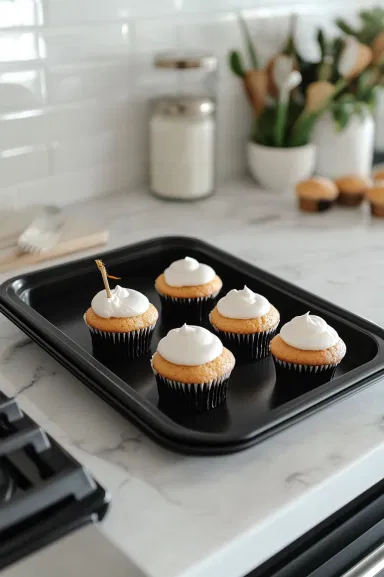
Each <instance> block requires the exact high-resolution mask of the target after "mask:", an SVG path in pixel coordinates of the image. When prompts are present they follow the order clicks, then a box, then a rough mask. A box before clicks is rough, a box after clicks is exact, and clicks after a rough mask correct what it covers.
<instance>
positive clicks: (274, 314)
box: [209, 286, 280, 361]
mask: <svg viewBox="0 0 384 577" xmlns="http://www.w3.org/2000/svg"><path fill="white" fill-rule="evenodd" d="M209 320H210V323H211V325H212V327H213V329H214V330H215V332H216V334H217V335H218V336H219V337H220V339H221V341H222V342H223V344H224V345H225V346H226V347H228V348H229V350H231V351H232V352H233V354H234V355H235V357H236V361H239V360H242V361H252V360H256V359H261V358H263V357H266V356H267V355H269V343H270V341H271V339H272V338H273V337H274V335H275V333H276V329H277V327H278V325H279V321H280V314H279V311H278V310H277V309H276V308H275V307H274V306H273V305H271V304H270V302H269V301H268V300H267V299H266V298H265V297H263V296H262V295H260V294H257V293H254V292H253V291H251V290H250V289H249V288H248V287H246V286H245V287H244V288H243V289H242V290H236V289H233V290H231V291H229V293H228V294H226V295H225V297H223V298H221V299H220V300H219V302H218V303H217V305H216V306H215V308H214V309H213V311H212V312H211V313H210V315H209Z"/></svg>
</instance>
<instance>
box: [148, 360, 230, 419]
mask: <svg viewBox="0 0 384 577" xmlns="http://www.w3.org/2000/svg"><path fill="white" fill-rule="evenodd" d="M153 372H154V374H155V378H156V382H157V390H158V392H159V398H160V403H161V404H162V405H163V406H164V407H168V408H169V409H177V410H178V411H193V412H201V411H207V410H209V409H215V408H216V407H218V406H219V405H222V404H223V403H224V402H225V399H226V396H227V389H228V381H229V376H230V373H227V374H225V375H223V376H222V377H220V378H217V379H214V380H212V381H209V382H207V383H193V384H191V383H182V382H180V381H172V380H171V379H167V378H166V377H163V376H162V375H160V374H159V373H157V372H156V371H155V370H154V369H153Z"/></svg>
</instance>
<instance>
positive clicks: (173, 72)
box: [149, 53, 217, 200]
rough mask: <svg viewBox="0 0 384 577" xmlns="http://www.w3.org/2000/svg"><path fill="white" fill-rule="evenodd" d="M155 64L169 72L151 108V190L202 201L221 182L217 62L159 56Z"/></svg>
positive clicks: (203, 57) (200, 57)
mask: <svg viewBox="0 0 384 577" xmlns="http://www.w3.org/2000/svg"><path fill="white" fill-rule="evenodd" d="M155 66H156V67H157V68H160V69H161V70H162V72H166V73H167V74H165V75H163V80H164V82H163V83H162V87H163V89H162V90H160V92H161V95H160V96H158V97H157V98H155V99H154V100H153V101H152V107H151V117H150V129H149V132H150V189H151V191H152V192H153V193H154V194H156V195H158V196H161V197H163V198H169V199H179V200H195V199H198V198H203V197H205V196H208V195H209V194H211V193H212V192H213V191H214V188H215V180H216V178H215V172H216V116H215V112H216V100H215V92H216V70H217V59H216V58H215V57H214V56H211V55H203V54H188V55H180V54H179V53H174V54H166V55H165V54H160V55H158V56H157V57H156V58H155ZM164 87H166V89H164ZM170 88H171V91H170ZM170 92H171V93H170Z"/></svg>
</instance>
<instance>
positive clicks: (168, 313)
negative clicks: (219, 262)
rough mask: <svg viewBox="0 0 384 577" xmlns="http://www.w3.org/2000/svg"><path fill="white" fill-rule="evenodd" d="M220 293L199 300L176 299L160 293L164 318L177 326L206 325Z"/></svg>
mask: <svg viewBox="0 0 384 577" xmlns="http://www.w3.org/2000/svg"><path fill="white" fill-rule="evenodd" d="M219 292H220V291H218V292H216V293H215V294H212V295H210V296H208V297H197V298H176V297H170V296H167V295H164V294H162V293H160V292H158V294H159V297H160V300H161V309H162V317H163V318H164V319H165V320H166V321H168V322H170V321H171V322H172V323H173V324H176V325H177V324H178V325H183V324H184V323H187V324H201V323H204V322H205V321H206V320H207V318H208V314H209V313H210V312H211V310H212V309H213V307H214V306H215V302H216V298H217V296H218V294H219Z"/></svg>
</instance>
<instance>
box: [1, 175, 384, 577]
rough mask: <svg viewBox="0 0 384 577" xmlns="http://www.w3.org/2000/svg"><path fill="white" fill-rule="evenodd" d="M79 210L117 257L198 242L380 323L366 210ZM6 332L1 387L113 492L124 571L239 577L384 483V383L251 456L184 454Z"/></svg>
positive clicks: (264, 199)
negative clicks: (119, 251) (126, 249)
mask: <svg viewBox="0 0 384 577" xmlns="http://www.w3.org/2000/svg"><path fill="white" fill-rule="evenodd" d="M79 210H83V211H84V214H85V215H87V216H91V215H92V216H95V218H98V219H100V220H104V222H105V223H106V225H107V226H108V227H109V228H110V231H111V239H110V248H113V247H117V246H119V245H123V244H128V243H130V242H134V241H137V240H141V239H145V238H149V237H151V236H156V235H165V234H179V233H181V234H186V235H194V236H197V237H200V238H202V239H205V240H207V241H210V242H213V243H215V244H216V245H217V246H219V247H220V248H223V249H225V250H228V251H230V252H232V253H234V254H235V255H237V256H240V257H243V258H245V259H247V260H249V261H252V262H254V263H255V264H257V265H258V266H260V267H263V268H265V269H267V270H269V271H271V272H273V273H275V274H277V275H279V276H281V277H284V278H286V279H288V280H290V281H292V282H294V283H296V284H298V285H300V286H302V287H304V288H306V289H308V290H310V291H313V292H315V293H317V294H319V295H321V296H322V297H324V298H326V299H329V300H331V301H333V302H335V303H337V304H339V305H342V306H344V307H345V308H348V309H350V310H352V311H353V312H355V313H357V314H360V315H363V316H366V317H368V318H369V319H371V320H373V321H375V322H376V323H378V324H381V325H384V306H383V296H382V295H383V291H384V275H383V270H384V220H377V221H372V220H371V219H370V217H369V215H368V211H366V210H365V209H357V210H354V209H335V210H334V211H332V212H330V213H329V214H321V215H305V214H300V213H299V212H298V211H297V210H296V208H295V205H294V202H293V200H292V198H290V197H289V196H279V195H276V194H273V193H268V194H267V193H261V192H258V191H257V190H256V189H255V187H254V185H252V184H251V183H243V184H239V183H234V184H233V185H227V186H225V187H223V188H222V189H221V190H219V191H218V193H217V194H216V196H214V197H212V198H210V199H208V200H206V201H204V202H201V203H197V204H170V203H165V202H161V201H159V200H157V199H154V198H152V197H150V196H148V195H147V194H146V193H145V192H143V191H142V192H140V193H139V192H138V193H135V194H127V195H118V196H110V197H105V198H103V199H101V200H98V201H94V202H92V203H90V204H87V205H84V206H82V207H76V211H77V212H79ZM8 276H10V275H8ZM2 278H3V279H4V278H6V277H5V275H3V276H2ZM0 322H1V330H0V359H1V363H0V388H1V389H2V390H4V392H5V393H6V394H9V395H17V397H18V399H19V401H20V403H21V405H22V407H23V408H24V410H25V411H27V412H28V413H29V414H30V415H31V416H32V417H33V418H35V419H36V420H37V421H38V422H39V423H40V424H41V425H42V426H44V427H46V428H47V430H48V431H49V433H50V434H51V435H53V436H54V437H55V438H56V439H57V440H58V441H59V442H60V443H62V444H63V445H64V446H65V447H66V448H67V449H68V450H69V451H70V452H71V453H72V454H73V455H74V456H75V457H76V458H77V459H79V460H80V461H81V462H82V463H83V464H85V465H86V466H87V467H89V469H90V470H91V471H92V473H93V474H94V475H95V477H96V478H97V479H98V480H99V481H100V483H101V484H103V485H104V486H105V487H106V488H108V489H109V490H110V492H111V494H112V505H111V508H110V512H109V514H108V515H107V517H106V519H105V521H104V522H103V523H102V525H101V530H102V531H103V533H104V534H105V535H106V536H107V537H108V538H109V539H111V540H112V541H113V542H114V543H115V544H117V545H118V546H119V547H120V548H121V549H122V550H123V551H124V552H125V554H126V555H127V575H133V574H134V573H136V572H135V571H134V567H135V568H137V569H139V570H141V571H142V572H143V573H144V575H146V576H150V577H176V576H179V577H181V576H183V577H214V576H217V575H220V577H240V576H241V575H244V574H245V573H247V572H248V571H249V570H251V569H252V568H254V567H255V566H257V565H259V564H260V563H262V562H263V561H264V560H265V559H267V558H268V557H270V556H271V555H273V554H274V553H275V552H276V551H278V550H279V549H281V548H282V547H284V546H285V545H286V544H288V543H289V542H291V541H292V540H294V539H295V538H296V537H298V536H299V535H300V534H302V533H303V532H305V531H307V530H308V529H309V528H310V527H312V526H313V525H315V524H317V523H318V522H319V521H320V520H322V519H323V518H325V517H326V516H328V515H329V514H331V513H332V512H333V511H335V510H336V509H338V508H339V507H341V506H342V505H344V504H345V503H346V502H347V501H349V500H350V499H352V498H354V497H355V496H357V495H358V494H359V493H361V492H362V491H364V490H365V489H367V488H368V487H369V486H371V485H372V484H374V483H375V482H377V481H378V480H379V479H381V478H382V477H384V408H383V403H382V399H383V392H382V391H383V386H384V381H381V382H378V383H377V384H374V385H372V386H371V387H370V388H367V389H365V390H363V391H361V392H359V393H357V394H355V395H353V396H351V397H349V398H348V399H346V400H344V401H341V402H339V403H336V404H334V405H332V406H330V407H329V408H327V409H324V410H323V411H321V412H319V413H317V414H315V415H313V416H311V417H310V418H307V419H305V420H303V421H302V422H300V423H299V424H296V425H294V426H292V427H291V428H288V429H287V430H285V431H283V432H281V433H279V434H277V435H275V436H274V437H272V438H270V439H268V440H266V441H264V442H263V443H261V444H259V445H257V446H255V447H253V448H251V449H248V450H247V451H244V452H242V453H238V454H236V455H232V456H225V457H205V458H198V457H190V456H183V455H179V454H175V453H172V452H169V451H167V450H165V449H163V448H161V447H159V446H157V445H156V444H154V443H153V442H152V441H150V440H149V439H148V438H147V437H146V435H145V434H144V433H142V432H140V431H139V430H137V429H136V428H135V427H134V426H133V425H131V424H130V423H129V422H127V421H126V420H125V419H124V418H123V417H122V416H120V415H119V414H117V413H116V412H115V411H114V410H113V409H111V408H110V407H109V406H108V405H107V404H106V403H104V402H103V401H101V400H100V399H99V398H98V397H97V396H95V395H94V394H92V393H91V392H90V391H89V390H88V389H87V388H86V387H85V386H83V385H82V384H81V383H80V382H78V381H77V380H76V379H75V378H74V377H73V376H72V375H70V374H69V373H68V372H67V371H66V370H65V369H64V368H62V367H61V366H60V365H59V364H58V363H57V362H55V361H54V360H53V359H51V358H50V357H49V356H48V355H47V354H46V353H44V352H43V351H41V350H40V349H39V348H38V346H37V345H35V344H34V343H32V342H31V341H30V340H29V339H28V338H26V337H25V336H24V335H23V334H22V333H21V332H20V331H19V330H18V329H17V328H16V327H14V326H13V325H12V324H11V323H10V322H8V321H7V320H5V319H4V318H1V319H0ZM74 554H76V553H75V552H74ZM129 567H130V568H131V571H128V568H129ZM110 574H111V575H113V567H111V570H110Z"/></svg>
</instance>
